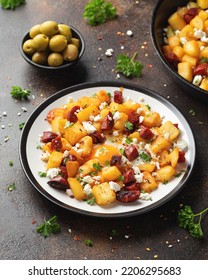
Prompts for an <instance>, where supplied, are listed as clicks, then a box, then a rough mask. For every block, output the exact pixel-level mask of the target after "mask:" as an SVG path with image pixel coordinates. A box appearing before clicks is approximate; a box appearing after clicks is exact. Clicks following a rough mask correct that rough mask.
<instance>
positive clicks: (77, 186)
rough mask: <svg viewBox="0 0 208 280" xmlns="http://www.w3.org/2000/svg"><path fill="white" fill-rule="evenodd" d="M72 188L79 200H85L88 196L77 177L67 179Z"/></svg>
mask: <svg viewBox="0 0 208 280" xmlns="http://www.w3.org/2000/svg"><path fill="white" fill-rule="evenodd" d="M67 181H68V183H69V186H70V189H71V191H72V193H73V195H74V197H75V198H76V199H77V200H83V199H85V198H86V194H85V193H84V190H83V186H82V185H81V183H80V182H79V181H78V180H77V179H75V178H68V179H67Z"/></svg>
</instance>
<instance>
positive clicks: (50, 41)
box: [20, 21, 85, 70]
mask: <svg viewBox="0 0 208 280" xmlns="http://www.w3.org/2000/svg"><path fill="white" fill-rule="evenodd" d="M84 50H85V43H84V39H83V37H82V35H81V34H80V33H79V31H78V30H76V29H75V28H74V27H72V26H69V25H67V24H63V23H60V24H58V23H57V22H55V21H45V22H43V23H42V24H36V25H34V26H32V27H31V28H30V30H29V32H27V34H26V35H25V36H24V38H23V40H22V42H21V47H20V52H21V55H22V57H23V58H24V59H25V60H26V61H27V62H28V63H30V64H31V65H33V66H36V67H39V68H41V69H49V70H59V69H66V68H69V67H71V66H73V65H75V64H76V63H77V62H78V61H79V60H80V58H81V57H82V55H83V53H84Z"/></svg>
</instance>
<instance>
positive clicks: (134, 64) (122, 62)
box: [116, 52, 143, 77]
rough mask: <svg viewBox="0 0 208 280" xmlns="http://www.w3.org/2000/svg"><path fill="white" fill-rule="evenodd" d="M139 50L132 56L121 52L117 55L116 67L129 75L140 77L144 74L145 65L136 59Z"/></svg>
mask: <svg viewBox="0 0 208 280" xmlns="http://www.w3.org/2000/svg"><path fill="white" fill-rule="evenodd" d="M136 56H137V52H135V53H134V55H133V56H132V58H130V57H129V56H127V55H123V54H119V55H118V56H117V65H116V69H117V70H118V72H120V73H123V74H124V75H125V76H127V77H130V76H131V77H140V76H141V75H142V69H143V65H142V64H141V63H140V62H139V61H135V58H136Z"/></svg>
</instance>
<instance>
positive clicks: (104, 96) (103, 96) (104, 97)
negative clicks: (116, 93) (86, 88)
mask: <svg viewBox="0 0 208 280" xmlns="http://www.w3.org/2000/svg"><path fill="white" fill-rule="evenodd" d="M96 96H97V98H98V99H99V100H100V102H101V103H103V102H107V103H108V102H109V101H110V99H111V98H110V95H109V94H108V93H107V91H105V90H103V89H101V90H99V91H98V92H97V93H96Z"/></svg>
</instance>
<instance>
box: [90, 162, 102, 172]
mask: <svg viewBox="0 0 208 280" xmlns="http://www.w3.org/2000/svg"><path fill="white" fill-rule="evenodd" d="M92 166H93V168H95V170H96V171H100V170H101V169H102V168H101V165H100V163H99V162H98V163H93V165H92Z"/></svg>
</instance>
